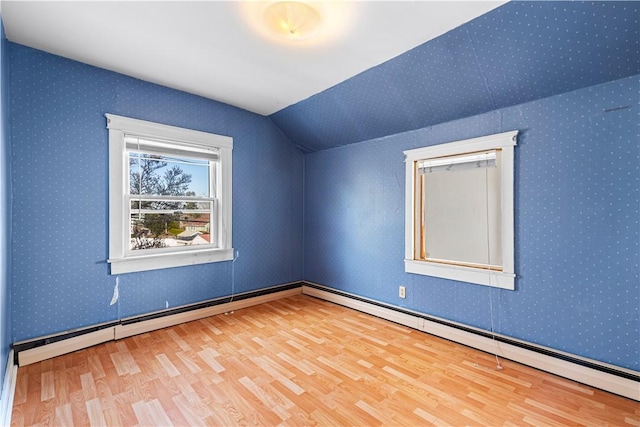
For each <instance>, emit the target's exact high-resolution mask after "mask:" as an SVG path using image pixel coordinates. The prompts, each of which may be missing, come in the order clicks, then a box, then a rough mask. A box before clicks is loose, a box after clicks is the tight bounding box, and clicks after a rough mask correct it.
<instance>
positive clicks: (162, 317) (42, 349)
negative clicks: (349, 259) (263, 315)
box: [12, 282, 304, 366]
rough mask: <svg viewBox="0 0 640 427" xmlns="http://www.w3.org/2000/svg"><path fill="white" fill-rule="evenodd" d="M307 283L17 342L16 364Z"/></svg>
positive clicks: (261, 299)
mask: <svg viewBox="0 0 640 427" xmlns="http://www.w3.org/2000/svg"><path fill="white" fill-rule="evenodd" d="M303 285H304V282H292V283H287V284H283V285H278V286H273V287H269V288H262V289H259V290H255V291H250V292H245V293H241V294H236V295H233V296H227V297H221V298H216V299H212V300H208V301H203V302H200V303H195V304H190V305H184V306H180V307H175V308H171V309H167V310H161V311H157V312H153V313H149V314H144V315H140V316H133V317H127V318H123V319H120V320H118V321H113V322H106V323H101V324H98V325H93V326H90V327H87V328H80V329H74V330H71V331H66V332H63V333H59V334H53V335H48V336H45V337H39V338H37V339H33V340H27V341H20V342H16V343H14V344H13V346H12V347H13V351H14V352H13V354H14V363H15V364H16V365H17V366H25V365H29V364H31V363H36V362H40V361H42V360H46V359H50V358H52V357H56V356H60V355H62V354H66V353H71V352H73V351H77V350H81V349H84V348H88V347H91V346H93V345H96V344H101V343H104V342H107V341H113V340H117V339H122V338H125V337H129V336H133V335H137V334H141V333H145V332H149V331H153V330H156V329H162V328H166V327H169V326H174V325H178V324H180V323H185V322H190V321H192V320H198V319H203V318H205V317H209V316H214V315H216V314H221V313H225V312H228V311H233V310H239V309H241V308H246V307H250V306H252V305H258V304H262V303H265V302H269V301H274V300H277V299H281V298H285V297H287V296H290V295H296V294H300V293H301V292H302V286H303Z"/></svg>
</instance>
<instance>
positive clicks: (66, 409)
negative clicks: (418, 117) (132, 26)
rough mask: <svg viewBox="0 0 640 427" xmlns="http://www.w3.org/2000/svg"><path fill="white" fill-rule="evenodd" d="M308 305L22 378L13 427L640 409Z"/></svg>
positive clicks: (591, 420) (152, 338)
mask: <svg viewBox="0 0 640 427" xmlns="http://www.w3.org/2000/svg"><path fill="white" fill-rule="evenodd" d="M502 366H503V367H504V369H503V370H501V371H499V370H496V359H495V357H494V356H493V355H488V354H485V353H482V352H479V351H476V350H473V349H470V348H467V347H464V346H461V345H457V344H454V343H451V342H448V341H445V340H442V339H439V338H435V337H432V336H430V335H427V334H424V333H421V332H418V331H415V330H412V329H409V328H406V327H403V326H399V325H396V324H394V323H390V322H387V321H384V320H380V319H378V318H375V317H372V316H369V315H366V314H362V313H359V312H357V311H353V310H350V309H347V308H343V307H340V306H337V305H334V304H331V303H328V302H324V301H321V300H317V299H315V298H312V297H308V296H303V295H299V296H295V297H290V298H286V299H283V300H279V301H275V302H271V303H267V304H263V305H260V306H256V307H251V308H247V309H243V310H239V311H236V312H235V313H233V314H229V315H219V316H215V317H210V318H207V319H203V320H199V321H194V322H190V323H186V324H182V325H179V326H175V327H172V328H167V329H162V330H159V331H154V332H151V333H146V334H142V335H139V336H136V337H131V338H127V339H123V340H120V341H115V342H110V343H106V344H102V345H98V346H95V347H92V348H89V349H86V350H82V351H78V352H75V353H72V354H68V355H64V356H60V357H57V358H55V359H50V360H46V361H44V362H40V363H36V364H33V365H29V366H25V367H21V368H19V370H18V378H17V388H16V393H15V399H14V406H13V418H12V423H11V424H12V425H13V426H24V425H28V426H33V425H56V426H67V425H69V426H70V425H76V426H85V425H112V426H126V425H139V426H151V425H160V426H169V425H176V426H178V425H180V426H187V425H192V426H200V425H220V426H233V425H261V426H276V425H305V426H311V425H331V426H347V425H348V426H353V425H363V426H374V425H394V426H400V425H404V426H418V425H420V426H423V425H454V426H461V425H487V426H499V425H511V426H513V425H518V426H522V425H535V426H554V425H589V426H592V425H615V426H640V404H639V403H638V402H634V401H632V400H629V399H625V398H623V397H619V396H615V395H613V394H609V393H606V392H603V391H600V390H597V389H593V388H590V387H587V386H584V385H581V384H578V383H574V382H572V381H568V380H565V379H562V378H559V377H556V376H554V375H551V374H546V373H543V372H540V371H537V370H535V369H532V368H528V367H525V366H522V365H519V364H517V363H513V362H509V361H502Z"/></svg>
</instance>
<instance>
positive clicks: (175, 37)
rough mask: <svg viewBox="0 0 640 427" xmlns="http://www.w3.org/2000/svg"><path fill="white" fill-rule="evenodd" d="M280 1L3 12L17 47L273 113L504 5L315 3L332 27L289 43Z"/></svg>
mask: <svg viewBox="0 0 640 427" xmlns="http://www.w3.org/2000/svg"><path fill="white" fill-rule="evenodd" d="M278 1H280V0H242V1H240V0H236V1H228V0H227V1H212V0H207V1H202V0H197V1H191V0H180V1H172V0H144V1H140V0H127V1H109V0H107V1H104V0H74V1H60V0H47V1H23V0H2V2H1V4H2V18H3V21H4V24H5V30H6V35H7V38H8V39H9V40H10V41H12V42H15V43H19V44H22V45H25V46H29V47H33V48H35V49H39V50H43V51H45V52H49V53H53V54H56V55H60V56H63V57H66V58H70V59H73V60H76V61H80V62H84V63H87V64H91V65H95V66H97V67H101V68H105V69H107V70H112V71H116V72H118V73H122V74H125V75H128V76H132V77H136V78H139V79H142V80H146V81H150V82H153V83H158V84H161V85H163V86H168V87H171V88H174V89H179V90H182V91H185V92H189V93H193V94H196V95H200V96H203V97H206V98H209V99H213V100H216V101H220V102H224V103H226V104H230V105H233V106H236V107H239V108H243V109H246V110H249V111H252V112H254V113H258V114H262V115H269V114H272V113H274V112H276V111H278V110H281V109H282V108H285V107H287V106H289V105H293V104H295V103H296V102H298V101H300V100H303V99H306V98H308V97H309V96H311V95H313V94H316V93H318V92H321V91H323V90H325V89H327V88H329V87H331V86H334V85H335V84H337V83H340V82H342V81H344V80H346V79H348V78H350V77H353V76H354V75H357V74H358V73H360V72H362V71H364V70H367V69H369V68H371V67H374V66H376V65H379V64H381V63H383V62H385V61H387V60H389V59H391V58H393V57H396V56H398V55H400V54H402V53H404V52H406V51H408V50H409V49H412V48H414V47H416V46H419V45H421V44H422V43H425V42H427V41H428V40H431V39H433V38H435V37H437V36H439V35H442V34H444V33H446V32H447V31H449V30H451V29H453V28H456V27H458V26H460V25H463V24H464V23H466V22H469V21H470V20H472V19H474V18H476V17H478V16H480V15H482V14H484V13H486V12H488V11H490V10H492V9H494V8H496V7H498V6H500V5H501V4H503V3H504V0H498V1H496V0H481V1H478V0H474V1H468V0H467V1H455V2H447V1H396V0H393V1H344V0H336V1H327V0H305V2H306V3H309V4H311V5H313V6H315V7H316V8H317V9H318V10H319V11H321V13H322V16H323V18H324V19H323V20H322V21H321V22H322V23H323V25H322V26H321V28H320V29H319V30H318V34H317V35H316V36H315V37H312V38H309V39H303V40H287V39H283V38H280V37H276V36H274V35H273V34H271V33H270V32H268V31H266V30H265V28H264V25H263V24H264V22H263V21H264V20H263V19H262V17H263V14H264V12H265V11H266V10H267V9H268V7H269V5H271V4H273V3H277V2H278ZM390 23H393V24H394V25H390ZM397 24H400V25H401V27H400V26H398V25H397Z"/></svg>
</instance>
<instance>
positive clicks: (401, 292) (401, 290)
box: [398, 286, 407, 298]
mask: <svg viewBox="0 0 640 427" xmlns="http://www.w3.org/2000/svg"><path fill="white" fill-rule="evenodd" d="M398 296H399V297H400V298H406V297H407V290H406V289H405V287H404V286H400V287H399V288H398Z"/></svg>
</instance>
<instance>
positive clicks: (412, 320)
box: [13, 281, 640, 401]
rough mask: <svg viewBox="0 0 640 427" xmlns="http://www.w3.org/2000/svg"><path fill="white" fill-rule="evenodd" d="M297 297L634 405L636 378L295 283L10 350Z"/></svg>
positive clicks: (88, 341)
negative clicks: (410, 330) (419, 333)
mask: <svg viewBox="0 0 640 427" xmlns="http://www.w3.org/2000/svg"><path fill="white" fill-rule="evenodd" d="M300 293H303V294H305V295H309V296H313V297H316V298H319V299H322V300H325V301H329V302H333V303H335V304H339V305H342V306H345V307H349V308H352V309H354V310H358V311H361V312H363V313H367V314H371V315H373V316H376V317H379V318H382V319H385V320H389V321H392V322H395V323H398V324H401V325H404V326H407V327H410V328H413V329H416V330H419V331H422V332H426V333H429V334H431V335H435V336H438V337H441V338H444V339H447V340H450V341H454V342H457V343H459V344H463V345H466V346H469V347H472V348H476V349H478V350H481V351H484V352H487V353H491V354H497V355H498V356H500V357H502V358H504V359H508V360H512V361H514V362H518V363H522V364H524V365H528V366H531V367H534V368H536V369H540V370H542V371H546V372H550V373H552V374H555V375H558V376H561V377H564V378H568V379H570V380H573V381H577V382H580V383H583V384H586V385H589V386H592V387H596V388H599V389H602V390H605V391H608V392H611V393H615V394H618V395H620V396H624V397H627V398H630V399H633V400H636V401H640V372H637V371H633V370H630V369H625V368H621V367H618V366H614V365H609V364H606V363H603V362H599V361H596V360H592V359H588V358H584V357H581V356H577V355H573V354H570V353H565V352H561V351H558V350H555V349H551V348H548V347H543V346H539V345H536V344H532V343H529V342H526V341H521V340H517V339H514V338H511V337H508V336H505V335H500V334H491V333H490V332H488V331H486V330H483V329H479V328H474V327H471V326H468V325H464V324H461V323H456V322H453V321H449V320H446V319H442V318H438V317H435V316H430V315H426V314H424V313H420V312H417V311H412V310H408V309H404V308H402V307H397V306H393V305H391V304H385V303H382V302H379V301H376V300H371V299H368V298H363V297H360V296H358V295H354V294H350V293H347V292H343V291H339V290H336V289H333V288H329V287H326V286H322V285H319V284H316V283H311V282H306V281H299V282H292V283H288V284H283V285H279V286H274V287H270V288H263V289H260V290H256V291H250V292H246V293H243V294H238V295H234V296H233V297H229V296H228V297H222V298H217V299H212V300H209V301H204V302H200V303H196V304H191V305H185V306H181V307H176V308H172V309H168V310H161V311H157V312H154V313H149V314H145V315H140V316H133V317H128V318H124V319H121V320H118V321H114V322H107V323H103V324H100V325H93V326H91V327H88V328H82V329H77V330H72V331H67V332H65V333H60V334H55V335H50V336H47V337H40V338H37V339H34V340H30V341H21V342H16V343H14V344H13V350H14V363H15V364H16V365H17V366H25V365H28V364H31V363H35V362H39V361H42V360H46V359H49V358H52V357H55V356H60V355H62V354H66V353H70V352H73V351H77V350H81V349H84V348H88V347H91V346H93V345H96V344H100V343H103V342H107V341H113V340H117V339H121V338H125V337H128V336H133V335H137V334H141V333H145V332H149V331H153V330H156V329H161V328H166V327H169V326H174V325H177V324H180V323H184V322H189V321H193V320H198V319H202V318H205V317H209V316H214V315H217V314H221V313H225V312H228V311H232V310H239V309H241V308H246V307H250V306H253V305H258V304H262V303H265V302H269V301H274V300H277V299H281V298H286V297H288V296H291V295H296V294H300Z"/></svg>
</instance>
